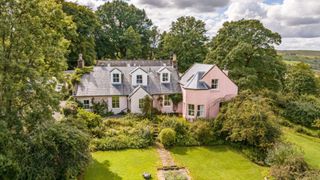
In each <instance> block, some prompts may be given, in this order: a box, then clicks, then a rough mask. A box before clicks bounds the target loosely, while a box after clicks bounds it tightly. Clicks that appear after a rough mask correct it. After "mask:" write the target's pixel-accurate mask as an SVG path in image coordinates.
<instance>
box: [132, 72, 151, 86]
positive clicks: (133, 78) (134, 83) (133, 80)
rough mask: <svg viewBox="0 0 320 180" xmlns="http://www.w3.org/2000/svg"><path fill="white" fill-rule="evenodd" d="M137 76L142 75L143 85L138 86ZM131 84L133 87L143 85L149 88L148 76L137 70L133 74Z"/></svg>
mask: <svg viewBox="0 0 320 180" xmlns="http://www.w3.org/2000/svg"><path fill="white" fill-rule="evenodd" d="M137 75H142V84H137ZM131 82H132V85H133V86H137V85H143V86H147V85H148V74H147V73H146V72H145V71H143V70H142V69H137V70H136V71H134V72H133V73H132V74H131Z"/></svg>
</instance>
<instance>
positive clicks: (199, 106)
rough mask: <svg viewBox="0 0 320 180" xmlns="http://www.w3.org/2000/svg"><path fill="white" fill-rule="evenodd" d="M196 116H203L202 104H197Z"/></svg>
mask: <svg viewBox="0 0 320 180" xmlns="http://www.w3.org/2000/svg"><path fill="white" fill-rule="evenodd" d="M197 116H199V117H204V105H198V111H197Z"/></svg>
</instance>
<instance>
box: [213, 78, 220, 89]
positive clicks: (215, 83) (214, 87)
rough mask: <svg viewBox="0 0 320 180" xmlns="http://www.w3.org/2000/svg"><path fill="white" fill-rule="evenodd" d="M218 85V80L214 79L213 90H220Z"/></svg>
mask: <svg viewBox="0 0 320 180" xmlns="http://www.w3.org/2000/svg"><path fill="white" fill-rule="evenodd" d="M218 83H219V80H218V79H212V80H211V89H218Z"/></svg>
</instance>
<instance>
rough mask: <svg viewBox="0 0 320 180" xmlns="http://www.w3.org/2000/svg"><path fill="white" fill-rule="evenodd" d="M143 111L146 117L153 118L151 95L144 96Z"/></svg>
mask: <svg viewBox="0 0 320 180" xmlns="http://www.w3.org/2000/svg"><path fill="white" fill-rule="evenodd" d="M141 111H142V114H143V116H145V117H146V118H150V119H151V118H152V116H153V115H154V111H153V105H152V98H150V97H149V96H145V97H144V98H143V106H142V108H141Z"/></svg>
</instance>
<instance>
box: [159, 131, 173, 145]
mask: <svg viewBox="0 0 320 180" xmlns="http://www.w3.org/2000/svg"><path fill="white" fill-rule="evenodd" d="M159 139H160V142H161V143H162V144H163V145H164V146H165V147H170V146H173V145H174V144H175V141H176V132H175V131H174V130H173V129H171V128H165V129H162V130H161V132H160V134H159Z"/></svg>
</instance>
